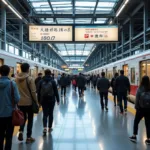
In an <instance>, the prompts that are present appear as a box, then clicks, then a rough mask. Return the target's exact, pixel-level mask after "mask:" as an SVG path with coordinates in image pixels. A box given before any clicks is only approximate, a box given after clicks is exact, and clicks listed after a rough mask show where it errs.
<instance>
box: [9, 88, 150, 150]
mask: <svg viewBox="0 0 150 150" xmlns="http://www.w3.org/2000/svg"><path fill="white" fill-rule="evenodd" d="M54 116H55V121H54V130H53V131H52V132H51V134H47V136H46V137H43V136H42V130H43V128H42V113H40V114H39V115H38V116H36V117H35V118H34V127H33V137H35V138H36V142H35V143H33V144H25V142H23V143H20V142H18V140H17V137H16V136H15V137H14V139H13V148H12V149H13V150H150V146H147V145H145V143H144V140H145V138H146V134H145V127H144V121H142V122H141V123H140V125H139V136H138V143H137V144H134V143H132V142H130V141H129V139H128V137H129V136H130V135H131V134H132V128H133V127H132V126H133V121H134V116H133V115H132V114H131V113H128V114H127V115H126V116H125V115H124V116H121V115H120V114H119V109H118V108H114V106H113V102H112V101H109V111H108V112H106V111H104V112H102V111H101V109H100V103H99V95H98V93H97V92H96V91H95V90H93V89H89V88H87V91H86V92H85V96H84V98H83V99H79V97H78V94H77V93H76V92H75V91H73V90H71V89H67V97H66V98H65V99H64V98H62V99H61V104H60V106H56V107H55V113H54ZM24 135H25V134H24Z"/></svg>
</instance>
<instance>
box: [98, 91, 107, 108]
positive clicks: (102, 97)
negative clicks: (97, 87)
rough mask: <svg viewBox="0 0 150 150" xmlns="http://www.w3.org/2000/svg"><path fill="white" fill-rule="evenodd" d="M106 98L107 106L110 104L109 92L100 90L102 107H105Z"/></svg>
mask: <svg viewBox="0 0 150 150" xmlns="http://www.w3.org/2000/svg"><path fill="white" fill-rule="evenodd" d="M103 99H105V107H107V105H108V92H100V102H101V107H102V108H104V101H103Z"/></svg>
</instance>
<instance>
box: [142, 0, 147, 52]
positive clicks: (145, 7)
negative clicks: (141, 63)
mask: <svg viewBox="0 0 150 150" xmlns="http://www.w3.org/2000/svg"><path fill="white" fill-rule="evenodd" d="M143 21H144V22H143V25H144V34H143V36H144V37H143V42H144V47H143V50H144V51H145V50H146V30H147V28H148V0H145V2H144V16H143Z"/></svg>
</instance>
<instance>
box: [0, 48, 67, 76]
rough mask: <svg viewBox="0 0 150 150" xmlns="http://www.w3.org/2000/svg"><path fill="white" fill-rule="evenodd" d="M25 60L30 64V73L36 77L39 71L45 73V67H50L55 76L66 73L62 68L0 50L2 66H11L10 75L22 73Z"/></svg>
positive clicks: (0, 63)
mask: <svg viewBox="0 0 150 150" xmlns="http://www.w3.org/2000/svg"><path fill="white" fill-rule="evenodd" d="M24 62H27V63H29V64H30V75H31V76H32V77H34V78H36V77H37V75H38V73H42V74H43V75H44V70H45V69H50V70H51V71H52V73H54V74H55V76H57V75H58V74H59V73H64V71H62V70H59V69H56V68H53V67H50V66H47V65H44V64H42V63H38V62H35V61H32V60H29V59H26V58H23V57H20V56H17V55H14V54H11V53H8V52H6V51H2V50H0V66H1V65H3V64H5V65H8V66H9V67H10V69H11V71H10V75H9V77H10V76H11V74H18V73H20V71H21V69H20V65H21V64H22V63H24Z"/></svg>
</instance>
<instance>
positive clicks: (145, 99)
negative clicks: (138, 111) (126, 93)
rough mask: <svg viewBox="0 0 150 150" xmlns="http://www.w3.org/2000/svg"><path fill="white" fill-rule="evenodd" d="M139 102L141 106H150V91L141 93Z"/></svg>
mask: <svg viewBox="0 0 150 150" xmlns="http://www.w3.org/2000/svg"><path fill="white" fill-rule="evenodd" d="M139 104H140V107H141V108H150V92H142V93H141V96H140V102H139Z"/></svg>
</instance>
